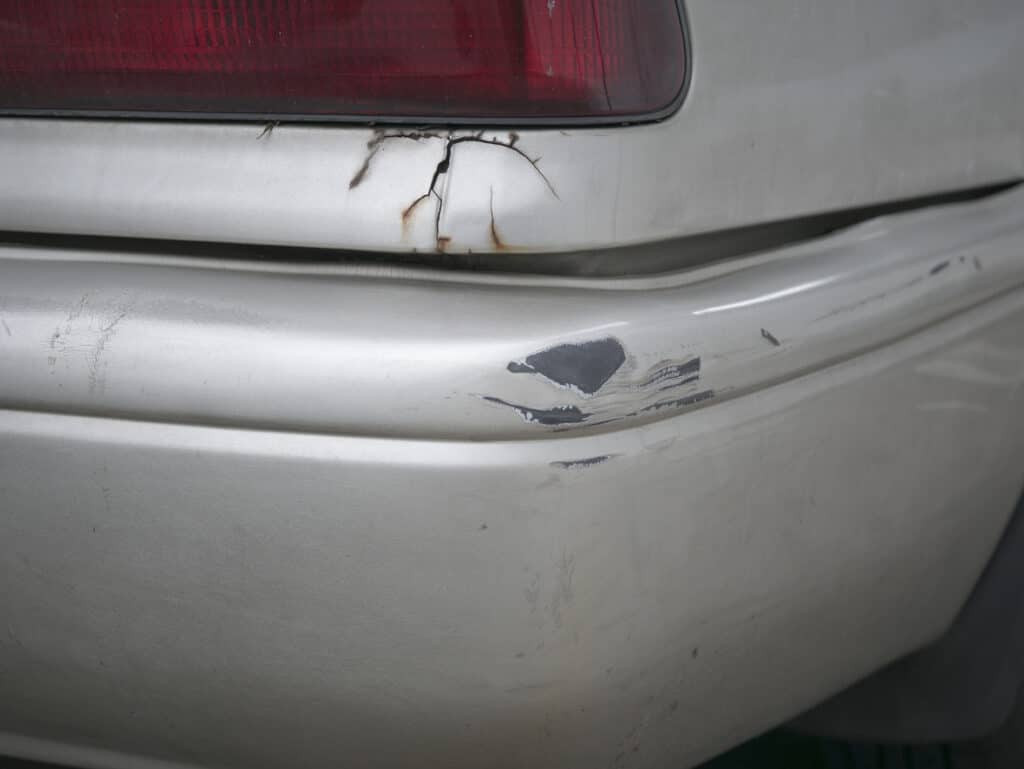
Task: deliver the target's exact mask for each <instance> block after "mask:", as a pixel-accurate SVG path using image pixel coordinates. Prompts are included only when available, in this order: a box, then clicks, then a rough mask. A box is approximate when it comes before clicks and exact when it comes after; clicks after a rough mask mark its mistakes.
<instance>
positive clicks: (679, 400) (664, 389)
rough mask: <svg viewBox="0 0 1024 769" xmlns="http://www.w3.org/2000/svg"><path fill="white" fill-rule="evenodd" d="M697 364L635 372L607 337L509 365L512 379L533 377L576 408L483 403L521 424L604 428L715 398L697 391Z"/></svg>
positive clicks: (559, 404) (672, 364)
mask: <svg viewBox="0 0 1024 769" xmlns="http://www.w3.org/2000/svg"><path fill="white" fill-rule="evenodd" d="M701 366H702V363H701V358H700V357H693V358H687V359H682V360H663V361H660V362H659V363H657V364H655V365H654V366H652V367H650V368H648V369H640V368H638V367H637V366H636V363H635V362H634V361H632V360H631V359H629V358H628V356H627V355H626V351H625V349H624V348H623V346H622V344H621V342H619V341H618V340H617V339H614V338H612V337H608V338H604V339H598V340H594V341H592V342H585V343H569V344H565V345H556V346H555V347H551V348H548V349H546V350H542V351H540V352H537V353H534V354H533V355H529V356H527V357H526V358H525V359H523V360H519V361H512V362H511V363H509V364H508V366H507V369H508V371H509V372H510V373H513V374H533V375H536V376H537V377H538V378H541V379H542V380H543V381H545V382H548V383H550V384H552V385H553V386H554V387H555V388H557V389H559V390H565V391H569V392H571V393H572V394H573V396H575V397H576V398H579V399H581V400H582V406H583V407H585V410H584V408H583V407H581V405H577V404H574V403H572V402H571V401H570V402H564V401H563V402H559V401H556V402H555V403H554V404H553V405H544V406H531V405H523V404H521V403H516V402H511V401H509V400H506V399H504V398H498V397H495V396H482V397H483V398H484V400H486V401H488V402H490V403H495V404H498V405H502V406H507V407H508V408H511V409H514V410H515V411H516V412H517V413H518V414H519V415H520V416H521V417H522V418H523V419H525V420H526V421H527V422H530V423H533V424H538V425H543V426H548V427H553V428H555V429H571V428H575V427H581V426H598V425H607V424H611V423H614V422H618V421H621V420H624V419H630V418H636V417H641V416H644V415H647V414H650V413H655V412H663V411H667V412H671V411H678V410H682V409H685V408H687V407H690V406H695V405H698V404H700V403H703V402H705V401H708V400H710V399H712V398H714V397H715V392H714V391H713V390H710V389H707V388H701V387H700V378H701Z"/></svg>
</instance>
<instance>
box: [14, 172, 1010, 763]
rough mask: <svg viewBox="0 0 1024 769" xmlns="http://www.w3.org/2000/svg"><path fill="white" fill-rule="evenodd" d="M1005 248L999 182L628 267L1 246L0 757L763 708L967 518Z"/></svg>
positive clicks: (917, 592) (952, 572)
mask: <svg viewBox="0 0 1024 769" xmlns="http://www.w3.org/2000/svg"><path fill="white" fill-rule="evenodd" d="M1022 253H1024V193H1022V192H1020V191H1013V192H1009V193H1005V194H1002V195H999V196H995V197H993V198H990V199H988V200H984V201H978V202H974V203H969V204H963V205H959V206H951V207H942V208H937V209H935V210H931V211H924V212H918V213H914V214H905V215H901V216H898V217H892V218H889V219H883V220H879V221H875V222H870V223H867V224H865V225H862V226H860V227H857V228H854V229H852V230H850V231H848V232H845V233H840V234H838V235H836V236H834V237H831V238H828V239H824V240H822V241H819V242H816V243H808V244H805V245H803V246H798V247H794V248H791V249H785V250H782V251H778V252H774V253H768V254H761V255H758V256H752V257H749V258H746V259H742V260H738V261H735V262H732V263H727V264H719V265H716V266H712V267H708V268H705V269H702V270H698V271H693V272H690V273H681V274H678V275H672V276H661V277H655V278H644V279H633V280H622V281H608V280H582V279H564V278H511V277H498V276H474V275H463V276H458V275H447V274H440V273H423V272H417V271H413V270H408V269H390V270H365V269H356V268H347V267H335V268H326V267H320V268H316V267H309V266H292V267H289V266H287V265H282V264H275V263H259V262H253V263H228V262H223V261H222V262H212V261H207V262H203V261H200V260H195V259H183V258H177V257H172V256H164V257H156V256H147V255H145V254H139V255H135V256H132V255H124V254H114V253H104V252H98V251H92V252H73V251H69V252H59V251H56V250H54V249H27V248H5V249H3V250H2V251H0V321H2V324H3V325H2V326H0V355H2V356H3V358H2V359H3V363H4V365H3V366H2V367H0V494H2V500H3V506H4V515H3V516H2V517H0V539H2V540H3V541H4V543H5V547H4V548H3V550H2V552H0V573H2V574H3V579H2V581H0V584H2V587H0V608H2V613H3V616H4V622H5V632H3V633H0V675H2V677H3V681H4V697H3V698H0V753H8V754H15V755H22V756H27V757H32V758H37V759H46V760H62V761H70V762H72V763H83V764H88V765H93V766H101V767H111V768H115V769H116V768H117V767H137V766H147V765H150V766H161V767H168V766H189V767H211V766H220V767H237V768H238V769H242V768H243V767H244V769H264V768H265V769H272V768H273V767H280V766H290V767H300V768H301V767H319V766H323V765H325V764H328V763H331V762H336V761H337V760H338V757H339V756H344V757H345V764H346V765H349V766H357V767H387V768H388V769H403V768H404V767H410V768H411V767H417V768H418V767H421V766H422V765H423V761H424V757H429V758H430V762H431V763H432V764H436V765H444V766H450V767H467V768H468V767H474V769H475V768H476V767H479V766H481V765H486V766H494V767H501V768H505V767H507V768H509V769H512V768H513V767H526V766H529V767H542V768H545V769H547V768H549V767H550V769H556V768H557V769H576V768H577V767H578V768H579V769H593V767H595V766H607V767H616V768H625V767H635V768H637V769H641V768H644V767H650V768H651V769H655V767H663V766H678V767H685V766H691V765H693V764H695V763H697V762H698V761H700V760H702V759H704V758H707V757H709V756H710V755H712V754H713V753H715V752H716V751H718V750H720V749H722V748H725V747H728V746H730V745H732V744H735V743H736V742H738V741H740V740H742V739H745V738H747V737H749V736H752V735H754V734H756V733H758V732H760V731H761V730H763V729H766V728H769V727H771V726H773V725H775V724H777V723H779V722H781V721H783V720H785V719H787V718H790V717H792V716H795V715H797V714H798V713H799V712H801V711H802V710H804V709H806V708H808V707H810V706H812V705H813V704H815V703H816V702H819V701H821V700H823V699H824V698H826V697H828V696H829V695H831V694H833V693H835V692H836V691H838V690H840V689H841V688H843V687H844V686H846V685H848V684H850V683H852V682H854V681H856V680H858V679H859V678H862V677H863V676H864V675H866V674H868V673H870V672H872V671H873V670H875V669H877V668H878V667H880V666H882V665H884V664H886V663H887V662H889V661H891V660H893V659H895V658H897V657H899V656H900V655H903V654H906V653H908V652H910V651H912V650H914V649H917V648H919V647H921V646H922V645H924V644H926V643H928V642H929V641H932V640H934V639H935V638H937V637H938V636H940V635H941V634H942V632H943V631H944V629H945V628H946V627H947V626H948V625H949V623H950V622H951V621H952V619H953V618H954V616H955V615H956V612H957V611H958V609H959V608H960V606H961V605H962V603H963V601H964V599H965V597H966V596H967V594H968V592H969V591H970V589H971V587H972V585H973V584H974V582H975V580H976V579H977V577H978V575H979V573H980V572H981V570H982V569H983V567H984V565H985V563H986V561H987V559H988V557H989V555H990V553H991V552H992V549H993V547H994V546H995V543H996V541H997V540H998V538H999V536H1000V533H1001V531H1002V529H1003V526H1004V525H1005V522H1006V520H1007V518H1008V516H1009V514H1010V511H1011V510H1012V508H1013V506H1014V503H1015V501H1016V499H1017V498H1018V495H1019V492H1020V486H1021V482H1022V468H1021V467H1020V462H1019V457H1020V456H1021V455H1022V451H1024V409H1022V408H1021V396H1022V392H1024V335H1022V334H1021V333H1020V330H1021V328H1022V327H1024V268H1022V264H1024V262H1022V260H1021V254H1022ZM382 307H383V308H386V312H381V311H380V308H382ZM839 597H841V600H837V598H839ZM86 704H87V706H85V705H86ZM397 737H400V739H399V738H397Z"/></svg>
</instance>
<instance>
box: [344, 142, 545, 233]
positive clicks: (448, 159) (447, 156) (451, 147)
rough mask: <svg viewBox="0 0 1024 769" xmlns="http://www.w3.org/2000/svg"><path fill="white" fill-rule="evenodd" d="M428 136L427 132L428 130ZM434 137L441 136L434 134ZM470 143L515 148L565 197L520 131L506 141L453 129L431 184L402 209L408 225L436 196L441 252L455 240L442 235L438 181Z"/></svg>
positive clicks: (437, 230) (520, 155)
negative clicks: (457, 132)
mask: <svg viewBox="0 0 1024 769" xmlns="http://www.w3.org/2000/svg"><path fill="white" fill-rule="evenodd" d="M393 136H395V135H393V134H388V135H386V136H385V137H384V138H392V137H393ZM424 136H427V135H426V134H424ZM433 138H440V137H439V136H434V137H433ZM468 143H473V144H482V145H484V146H485V147H501V148H503V149H507V150H509V151H510V152H514V153H515V154H516V155H518V156H519V157H521V158H523V159H524V160H525V161H526V162H527V163H529V164H530V166H531V167H532V168H533V170H534V171H536V172H537V175H538V176H540V178H541V179H542V180H543V182H544V185H545V186H546V187H547V188H548V191H549V192H550V193H551V194H552V195H553V196H554V197H555V199H556V200H561V198H560V197H559V196H558V191H557V190H556V189H555V186H554V185H553V184H552V183H551V180H550V179H549V178H548V177H547V175H546V174H545V173H544V172H543V171H542V170H541V168H540V161H541V158H540V157H536V158H534V157H530V156H529V155H528V154H526V152H524V151H523V150H522V149H521V148H520V147H519V146H518V143H519V135H518V134H516V133H514V132H513V133H510V134H509V138H508V139H507V140H505V141H502V140H501V139H497V138H493V139H487V138H484V132H483V131H477V132H476V133H474V134H472V135H469V136H456V135H454V134H451V133H449V134H448V136H447V138H446V140H445V146H444V155H443V156H442V157H441V160H440V161H439V162H438V164H437V166H436V167H435V168H434V173H433V175H432V176H431V178H430V184H429V185H428V186H427V191H426V192H424V193H423V194H422V195H420V196H419V197H418V198H416V199H415V200H414V201H412V203H410V204H409V205H408V206H407V207H406V209H405V210H404V211H403V212H402V224H403V226H407V225H408V220H409V217H410V216H412V214H413V213H414V212H415V211H416V209H417V208H418V207H419V206H420V204H421V203H423V202H424V201H426V200H429V199H430V198H435V199H436V200H437V208H436V210H435V212H434V239H435V243H436V247H437V251H438V252H439V253H444V252H445V251H446V250H447V249H448V245H449V244H450V243H451V237H450V236H444V235H441V218H442V216H443V214H444V203H445V199H444V196H443V195H442V194H441V193H440V192H438V183H439V182H440V180H441V177H443V176H447V175H448V174H449V171H450V170H451V166H452V157H453V155H454V152H455V148H456V147H458V146H459V145H460V144H468ZM371 159H372V158H371ZM357 175H358V174H357ZM364 176H365V174H364ZM360 181H362V179H360ZM492 221H493V220H492Z"/></svg>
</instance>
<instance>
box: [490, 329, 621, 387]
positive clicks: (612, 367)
mask: <svg viewBox="0 0 1024 769" xmlns="http://www.w3.org/2000/svg"><path fill="white" fill-rule="evenodd" d="M625 361H626V352H625V350H624V349H623V347H622V343H621V342H619V340H617V339H615V338H613V337H608V338H606V339H598V340H596V341H593V342H581V343H578V344H573V343H570V344H560V345H557V346H555V347H551V348H548V349H546V350H541V351H540V352H536V353H534V354H532V355H529V356H527V358H526V359H525V360H522V361H512V362H511V363H509V364H508V370H509V371H510V372H512V373H513V374H539V375H540V376H542V377H544V378H545V379H548V380H550V381H551V382H554V383H555V384H557V385H560V386H562V387H566V388H568V389H570V390H572V391H574V392H577V393H579V394H581V395H593V394H594V393H596V392H597V391H598V390H600V389H601V388H602V387H604V385H605V384H606V383H607V382H608V380H609V379H611V378H612V377H613V376H614V375H615V372H616V371H618V370H619V368H620V367H621V366H622V364H623V363H625Z"/></svg>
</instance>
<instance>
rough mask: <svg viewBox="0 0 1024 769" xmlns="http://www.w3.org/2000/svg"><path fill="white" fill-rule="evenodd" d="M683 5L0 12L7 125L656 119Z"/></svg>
mask: <svg viewBox="0 0 1024 769" xmlns="http://www.w3.org/2000/svg"><path fill="white" fill-rule="evenodd" d="M686 70H687V55H686V50H685V34H684V29H683V19H682V14H681V11H680V8H679V6H678V4H677V0H0V112H6V113H8V114H11V113H15V114H17V113H22V114H24V113H36V114H38V113H51V114H92V113H106V114H112V113H113V114H128V115H132V114H140V113H141V114H148V115H153V114H166V115H181V116H185V117H187V116H220V117H246V118H274V117H287V118H301V117H305V118H312V119H337V118H355V119H364V120H387V119H407V120H413V121H415V120H423V121H429V120H437V121H442V122H443V121H452V122H460V121H472V120H479V121H484V122H486V121H494V120H498V121H502V120H526V121H529V120H531V119H541V120H547V121H549V122H550V121H559V120H572V119H577V118H580V119H590V120H602V119H604V120H610V121H619V120H630V119H639V118H647V117H658V116H661V115H664V114H665V113H667V112H668V111H670V110H671V109H672V108H673V107H674V106H676V105H677V104H678V102H679V101H680V99H681V98H682V93H683V88H684V84H685V82H686V77H687V71H686Z"/></svg>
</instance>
